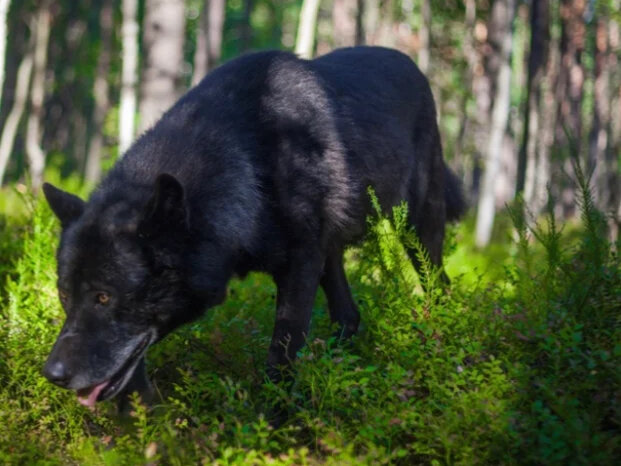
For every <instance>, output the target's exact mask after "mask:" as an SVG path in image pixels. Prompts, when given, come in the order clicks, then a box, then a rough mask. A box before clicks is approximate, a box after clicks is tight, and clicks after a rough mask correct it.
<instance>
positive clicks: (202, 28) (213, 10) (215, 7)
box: [192, 0, 226, 86]
mask: <svg viewBox="0 0 621 466" xmlns="http://www.w3.org/2000/svg"><path fill="white" fill-rule="evenodd" d="M225 13H226V2H225V0H205V4H204V5H203V10H202V11H201V16H200V18H199V27H198V31H197V34H196V52H195V53H194V71H193V73H192V85H193V86H195V85H196V84H198V83H199V81H200V80H201V79H203V77H204V76H205V75H206V74H207V72H208V71H209V70H210V69H212V68H213V67H214V66H216V65H217V64H218V62H219V61H220V56H221V55H222V33H223V31H224V17H225Z"/></svg>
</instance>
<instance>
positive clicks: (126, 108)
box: [119, 0, 138, 155]
mask: <svg viewBox="0 0 621 466" xmlns="http://www.w3.org/2000/svg"><path fill="white" fill-rule="evenodd" d="M137 10H138V0H123V26H122V41H123V69H122V74H121V102H120V109H119V154H120V155H122V154H124V153H125V151H126V150H127V149H129V146H130V145H131V143H132V141H133V140H134V122H135V118H136V81H137V80H138V76H137V69H138V22H137V20H136V14H137Z"/></svg>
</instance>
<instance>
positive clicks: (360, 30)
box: [356, 0, 366, 45]
mask: <svg viewBox="0 0 621 466" xmlns="http://www.w3.org/2000/svg"><path fill="white" fill-rule="evenodd" d="M365 3H366V0H358V1H357V2H356V5H357V8H356V45H363V44H364V43H365V28H364V14H365V12H366V5H365Z"/></svg>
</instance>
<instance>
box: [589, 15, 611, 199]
mask: <svg viewBox="0 0 621 466" xmlns="http://www.w3.org/2000/svg"><path fill="white" fill-rule="evenodd" d="M596 23H597V24H596V27H595V29H596V30H595V57H594V58H595V70H594V71H595V73H594V74H595V76H594V80H593V120H592V125H591V131H590V134H589V163H588V168H589V172H592V173H593V175H592V178H591V182H592V186H593V189H592V193H593V196H594V198H595V202H596V205H598V207H599V208H600V209H604V210H610V207H611V206H610V188H611V187H610V186H609V182H611V181H613V180H614V178H615V176H614V167H613V166H612V164H610V163H609V161H611V160H609V157H607V151H608V125H609V118H610V100H611V96H610V95H609V67H608V61H609V52H608V20H607V19H606V18H604V17H601V18H598V19H597V21H596Z"/></svg>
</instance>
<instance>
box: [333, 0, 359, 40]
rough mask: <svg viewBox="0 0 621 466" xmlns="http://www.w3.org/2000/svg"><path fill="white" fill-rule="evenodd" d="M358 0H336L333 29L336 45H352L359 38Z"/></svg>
mask: <svg viewBox="0 0 621 466" xmlns="http://www.w3.org/2000/svg"><path fill="white" fill-rule="evenodd" d="M357 6H358V0H334V2H333V4H332V31H333V37H334V47H351V46H352V45H354V44H355V43H356V40H357V35H358V31H357Z"/></svg>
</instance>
